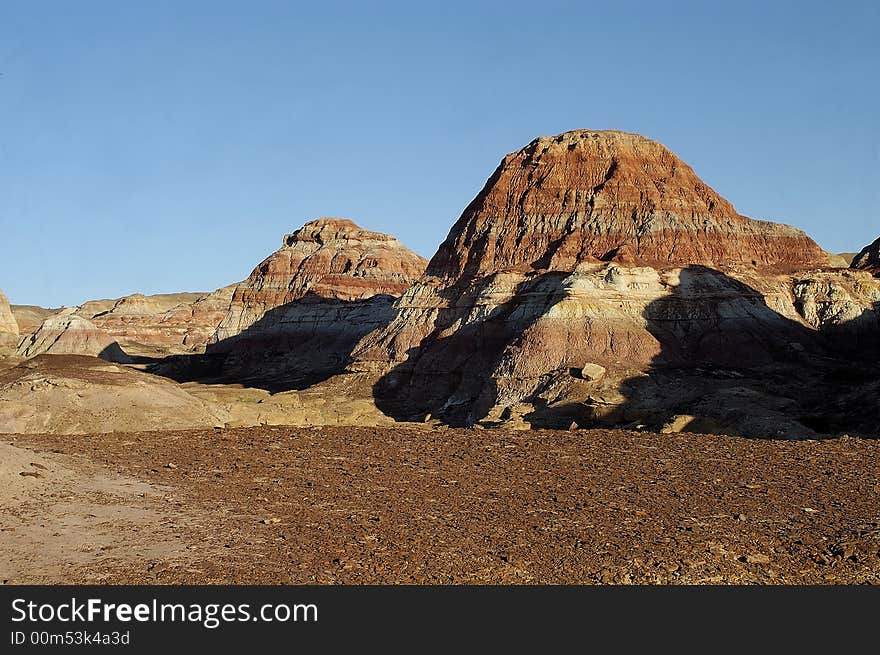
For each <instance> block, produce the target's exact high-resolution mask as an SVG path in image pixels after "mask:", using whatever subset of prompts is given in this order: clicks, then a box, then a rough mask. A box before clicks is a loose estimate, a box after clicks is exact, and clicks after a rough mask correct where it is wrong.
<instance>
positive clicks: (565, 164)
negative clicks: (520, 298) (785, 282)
mask: <svg viewBox="0 0 880 655" xmlns="http://www.w3.org/2000/svg"><path fill="white" fill-rule="evenodd" d="M591 260H592V261H595V260H614V261H617V262H619V263H623V264H629V265H647V266H653V267H658V268H659V267H669V266H682V265H687V264H702V265H706V266H713V267H717V266H722V265H727V264H736V265H747V266H756V267H759V268H763V269H771V270H796V269H804V268H813V267H822V266H827V265H828V255H827V254H826V253H825V252H823V251H822V249H821V248H819V246H818V245H816V243H815V242H814V241H813V240H812V239H810V238H809V237H807V236H806V235H805V234H804V233H803V232H801V231H800V230H797V229H795V228H792V227H789V226H786V225H781V224H777V223H770V222H766V221H756V220H752V219H749V218H746V217H745V216H741V215H740V214H738V213H737V212H736V210H735V209H734V208H733V205H731V204H730V203H729V202H728V201H726V200H725V199H724V198H722V197H721V196H719V195H718V194H717V193H716V192H715V191H714V190H712V189H711V188H710V187H709V186H708V185H707V184H706V183H704V182H703V181H702V180H700V178H699V177H697V175H696V173H694V171H693V170H692V169H691V167H690V166H688V165H687V164H685V163H684V162H683V161H681V160H680V159H679V158H678V157H676V156H675V155H674V154H673V153H672V152H670V151H669V150H667V149H666V148H665V147H664V146H663V145H661V144H659V143H657V142H656V141H651V140H650V139H646V138H645V137H642V136H638V135H635V134H627V133H624V132H613V131H607V132H593V131H587V130H577V131H573V132H566V133H564V134H560V135H558V136H555V137H541V138H538V139H535V140H534V141H532V142H531V143H530V144H529V145H527V146H526V147H525V148H523V149H521V150H518V151H516V152H514V153H512V154H509V155H507V156H506V157H505V158H504V159H503V160H502V162H501V165H500V166H499V167H498V169H497V170H496V171H495V173H494V174H493V175H492V177H491V178H489V181H488V182H487V183H486V186H485V187H484V188H483V190H482V191H481V192H480V194H479V195H478V196H477V197H476V198H475V199H474V200H473V201H472V202H471V204H470V205H469V206H468V207H467V209H465V211H464V213H463V214H462V216H461V218H459V220H458V222H457V223H456V224H455V225H454V226H453V228H452V230H451V231H450V233H449V236H448V237H447V239H446V241H445V242H444V243H443V244H442V245H441V246H440V249H439V250H438V252H437V254H436V255H435V256H434V258H433V259H432V260H431V262H430V264H429V266H428V274H430V275H435V276H438V277H442V278H445V279H450V278H452V279H461V278H473V277H478V276H482V275H486V274H489V273H493V272H496V271H499V270H503V269H518V270H527V269H537V270H554V271H572V270H574V268H575V266H577V264H578V263H579V262H584V261H591Z"/></svg>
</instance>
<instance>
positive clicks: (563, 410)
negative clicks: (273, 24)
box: [349, 131, 880, 438]
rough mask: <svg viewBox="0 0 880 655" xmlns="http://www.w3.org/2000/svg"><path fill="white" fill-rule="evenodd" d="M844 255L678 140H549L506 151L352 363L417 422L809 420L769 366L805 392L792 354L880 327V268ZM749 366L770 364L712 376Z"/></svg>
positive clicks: (796, 427) (813, 354) (585, 135)
mask: <svg viewBox="0 0 880 655" xmlns="http://www.w3.org/2000/svg"><path fill="white" fill-rule="evenodd" d="M829 268H830V267H829V258H828V255H827V254H826V253H824V252H823V251H822V250H821V249H820V248H819V247H818V246H817V245H816V244H815V242H813V241H812V240H811V239H809V237H807V236H806V235H804V234H803V233H802V232H800V231H798V230H796V229H794V228H790V227H787V226H784V225H778V224H774V223H768V222H764V221H754V220H752V219H748V218H746V217H743V216H741V215H739V214H737V213H736V211H735V210H734V209H733V206H732V205H731V204H730V203H728V202H727V201H726V200H724V199H723V198H721V197H720V196H718V194H716V193H715V192H714V191H713V190H712V189H710V188H709V187H708V186H707V185H706V184H705V183H703V182H702V181H701V180H700V179H699V178H698V177H697V176H696V175H695V174H694V172H693V171H692V170H691V169H690V167H688V166H687V165H686V164H684V163H683V162H681V160H679V159H678V158H677V157H675V155H673V154H672V153H670V152H669V151H668V150H666V149H665V148H664V147H663V146H661V145H660V144H657V143H655V142H652V141H650V140H648V139H645V138H643V137H639V136H635V135H629V134H623V133H619V132H585V131H578V132H571V133H566V134H563V135H560V136H557V137H552V138H541V139H537V140H535V141H533V142H532V143H531V144H529V145H528V146H527V147H526V148H524V149H522V150H520V151H518V152H516V153H513V154H511V155H508V156H507V157H505V158H504V160H503V161H502V164H501V166H500V167H499V168H498V170H496V172H495V173H494V174H493V176H492V177H491V178H490V179H489V181H488V183H487V184H486V186H485V188H484V189H483V190H482V191H481V192H480V194H479V195H478V196H477V198H476V199H475V200H474V201H473V202H472V203H471V204H470V205H469V206H468V208H467V209H466V210H465V212H464V214H463V215H462V217H461V218H460V219H459V220H458V222H457V223H456V224H455V225H454V226H453V228H452V231H451V232H450V234H449V236H448V237H447V239H446V241H445V242H444V243H443V244H442V245H441V246H440V249H439V250H438V252H437V254H436V255H435V256H434V257H433V258H432V260H431V262H430V263H429V265H428V268H427V271H426V274H425V275H424V276H423V277H422V278H421V279H420V280H419V281H418V282H417V283H416V284H414V285H413V286H412V287H411V288H410V289H408V290H407V291H406V292H405V293H404V294H403V296H401V298H400V299H399V300H398V301H397V302H396V303H395V305H394V314H393V317H392V318H391V320H390V322H389V324H388V325H387V326H386V327H384V328H381V329H379V330H376V331H374V332H373V333H370V334H368V335H366V336H365V337H364V338H363V339H362V340H361V342H360V343H359V344H358V345H357V347H356V348H355V350H354V356H353V362H352V363H351V364H350V366H349V372H350V373H352V374H355V375H362V376H373V377H374V378H375V379H376V380H377V381H376V383H375V387H374V389H375V394H376V398H377V403H378V404H379V406H380V407H381V408H382V409H383V411H385V412H386V413H388V414H389V415H391V416H394V417H395V418H398V419H401V420H423V419H424V418H425V417H430V418H432V419H440V420H442V421H445V422H449V423H452V424H459V425H468V424H472V423H475V422H483V423H487V424H501V423H505V424H509V423H510V422H511V421H513V422H524V423H525V424H526V425H532V426H541V425H546V426H553V427H567V426H568V425H570V424H572V423H574V424H578V425H590V424H593V423H595V422H597V421H609V422H614V423H638V422H640V421H641V422H646V421H649V422H650V423H651V424H652V425H653V426H654V427H656V428H660V427H662V426H663V425H665V424H666V423H667V422H669V421H670V420H671V418H672V417H673V416H674V415H685V414H690V412H689V411H688V410H690V409H693V410H694V411H698V412H700V413H702V415H701V416H697V417H696V418H698V419H700V420H699V421H696V422H692V423H693V424H694V425H704V426H707V425H716V426H721V428H720V429H724V430H732V431H735V430H737V429H739V430H741V431H742V432H741V433H748V434H750V435H751V436H771V437H775V436H785V437H786V438H797V437H808V436H812V435H813V434H814V432H813V429H812V428H811V427H809V426H808V425H806V424H804V423H802V422H800V421H799V417H800V414H798V413H797V412H800V411H802V410H803V408H802V407H801V405H800V404H798V403H797V402H795V403H794V405H796V406H797V408H798V409H796V410H792V406H790V404H789V405H786V404H785V402H782V403H780V401H779V398H778V397H777V395H778V394H779V392H780V389H779V388H778V385H777V388H776V389H773V388H769V387H768V386H767V385H766V384H764V383H763V382H761V380H763V379H766V377H767V375H769V372H770V371H774V375H778V376H780V377H782V378H783V379H785V376H786V375H787V376H788V378H787V383H791V384H794V385H795V386H798V388H801V389H802V387H803V385H804V384H809V383H808V382H807V380H808V379H809V377H810V376H809V375H806V378H804V376H803V375H802V376H794V375H792V374H791V371H790V370H789V369H792V368H794V369H797V370H798V371H801V372H803V371H806V370H807V369H806V368H805V367H804V366H803V360H805V358H806V359H810V361H811V362H812V361H824V360H822V359H821V358H822V357H825V356H826V355H828V354H829V353H831V352H832V351H834V350H835V348H836V346H837V342H836V341H835V342H834V343H832V340H829V339H830V337H829V338H826V333H827V334H828V335H830V334H832V333H834V331H835V330H852V329H854V328H853V325H854V323H853V322H854V321H861V322H862V323H861V327H860V328H859V329H858V330H855V331H856V332H857V333H859V334H863V333H864V334H870V335H873V334H875V333H874V332H872V330H874V329H875V327H874V325H875V323H874V321H875V320H876V307H875V305H874V303H875V302H876V298H877V294H878V293H880V285H876V284H874V281H873V280H872V279H871V278H870V276H868V275H865V274H857V275H853V276H850V277H849V278H847V277H846V276H847V275H849V273H848V272H846V271H843V272H842V273H834V272H832V271H830V270H828V269H829ZM823 276H824V277H823ZM863 330H867V332H863ZM744 369H747V370H762V371H764V376H763V377H762V375H754V376H752V377H747V376H746V375H745V374H743V373H741V372H738V373H736V374H733V373H731V375H730V376H729V378H724V379H727V380H728V382H726V383H723V384H719V383H718V381H717V380H718V377H717V376H716V375H715V374H714V373H707V371H725V370H730V371H734V372H736V371H741V370H744ZM585 370H586V371H587V372H588V373H589V374H588V375H585V374H584V371H585ZM599 370H603V371H604V373H603V374H602V375H598V374H596V375H594V374H592V373H590V371H599ZM695 370H696V371H701V372H699V373H696V374H694V373H693V371H695ZM657 371H661V372H662V373H660V374H658V373H657ZM687 371H690V373H686V372H687ZM784 371H785V372H784ZM825 373H828V375H832V374H831V373H830V372H829V371H824V372H823V375H824V374H825ZM719 375H721V377H722V378H723V377H724V376H723V375H722V374H721V373H719ZM664 376H665V377H664ZM738 376H739V377H738ZM731 380H732V381H734V382H735V383H736V384H734V383H733V382H730V381H731ZM744 380H745V381H744ZM795 380H797V381H796V382H795ZM728 387H730V388H731V389H730V390H729V391H725V389H727V388H728ZM713 393H714V395H712V394H713ZM792 393H793V395H797V393H798V392H797V390H794V391H792ZM725 394H727V395H725ZM730 394H732V395H730ZM803 395H804V394H801V396H803ZM734 400H735V402H734ZM697 403H702V404H701V405H700V406H699V407H691V406H689V405H695V404H697ZM683 404H684V405H686V406H682V405H683ZM732 407H742V408H743V410H742V413H740V414H737V413H735V412H732V410H731V408H732ZM749 408H751V411H752V412H753V416H752V418H749V419H748V420H746V418H745V413H744V412H746V410H748V409H749ZM789 410H790V411H791V412H793V414H792V413H788V414H786V411H789ZM804 411H805V410H804ZM736 426H739V428H737V427H736Z"/></svg>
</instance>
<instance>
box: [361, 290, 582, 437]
mask: <svg viewBox="0 0 880 655" xmlns="http://www.w3.org/2000/svg"><path fill="white" fill-rule="evenodd" d="M566 277H567V274H566V273H556V272H547V273H543V274H540V275H536V276H534V277H530V278H528V279H526V280H525V281H523V282H521V283H520V284H519V285H517V287H516V289H515V291H514V292H513V294H511V297H510V299H509V300H508V301H507V302H504V303H501V304H499V305H497V306H496V307H494V308H493V309H492V310H491V311H490V312H489V313H488V314H486V315H485V316H478V317H476V318H474V317H470V320H463V319H465V318H467V315H468V314H470V313H472V312H476V313H479V312H480V309H479V308H476V307H473V308H472V307H469V306H468V304H469V303H467V302H465V303H460V300H461V296H462V293H463V292H462V291H461V290H460V289H459V288H456V287H451V288H448V289H446V290H444V291H443V292H441V296H442V297H443V298H444V299H445V300H446V302H447V306H446V308H444V309H442V310H441V311H440V313H439V315H438V317H437V318H436V320H435V322H434V326H433V328H434V329H433V330H432V332H431V333H430V334H429V335H428V336H426V337H425V338H423V339H422V340H421V342H420V343H419V345H418V346H417V347H416V348H412V349H410V351H409V352H408V358H407V360H406V361H405V362H404V363H402V364H399V365H397V366H395V367H394V368H393V369H392V370H391V371H389V372H388V373H387V374H385V375H384V376H383V377H382V378H381V379H380V380H379V381H378V382H377V383H376V384H375V386H374V388H373V394H374V398H375V401H376V405H377V406H378V407H379V409H380V410H381V411H382V412H384V413H385V414H386V415H388V416H391V417H392V418H394V419H395V420H398V421H412V420H415V421H422V420H425V418H426V417H428V416H429V415H430V416H431V417H435V418H439V419H441V420H442V421H443V422H445V423H447V424H449V425H455V426H467V425H472V424H473V423H475V422H476V421H477V420H480V419H482V418H484V417H485V416H486V414H487V413H488V412H489V410H490V409H491V408H492V406H493V405H494V402H495V396H496V392H495V388H494V386H493V385H494V381H493V380H492V379H491V376H490V373H491V371H493V370H494V369H495V368H496V366H497V365H498V363H499V360H500V358H501V357H502V355H503V354H504V352H505V350H506V349H507V348H508V347H510V346H511V345H512V344H514V343H515V341H516V339H518V338H519V337H520V336H521V335H522V333H523V332H524V331H525V330H526V329H527V328H528V327H529V326H530V325H531V324H532V323H533V322H534V321H535V320H537V319H538V318H540V317H541V316H543V315H544V314H545V313H546V312H547V310H549V309H550V307H552V306H553V305H554V304H556V302H558V300H559V299H560V298H561V296H562V293H563V288H562V281H563V280H564V279H565V278H566ZM491 284H492V277H491V276H490V277H487V278H486V279H484V280H483V281H482V282H480V283H479V284H478V285H477V287H476V288H472V289H469V290H467V292H466V293H467V295H468V296H479V295H480V294H481V293H482V292H483V291H484V290H485V289H486V288H487V287H489V286H490V285H491ZM535 298H540V301H539V302H538V303H536V302H535ZM462 306H464V309H462ZM459 321H462V322H461V324H460V326H458V327H456V324H457V323H458V322H459Z"/></svg>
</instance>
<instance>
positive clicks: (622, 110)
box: [0, 0, 880, 306]
mask: <svg viewBox="0 0 880 655" xmlns="http://www.w3.org/2000/svg"><path fill="white" fill-rule="evenodd" d="M716 5H717V6H716ZM721 5H723V6H721ZM878 7H880V3H876V2H836V3H825V2H823V3H813V2H744V1H741V2H737V3H709V2H703V3H684V2H663V3H660V2H614V3H611V2H602V3H589V2H570V3H565V2H553V1H552V0H545V1H542V2H527V3H519V2H515V1H512V0H508V1H506V2H479V1H478V0H472V1H470V2H465V3H459V2H453V1H450V0H445V1H444V2H442V3H440V2H437V3H415V2H402V3H390V2H389V3H379V2H376V3H364V2H360V3H337V2H332V1H323V2H320V3H295V2H271V1H260V0H251V1H249V2H244V1H240V2H223V1H219V0H212V1H210V2H194V1H191V2H187V1H184V0H181V1H177V2H162V1H157V0H153V1H151V2H149V3H147V2H141V3H134V2H116V1H113V2H109V1H108V2H96V1H91V0H77V2H67V1H63V0H57V1H55V2H43V1H40V0H27V1H16V0H5V1H4V2H3V3H2V4H0V73H2V76H0V288H2V289H4V290H5V291H6V292H7V295H8V296H9V297H10V299H11V300H12V301H13V302H15V303H34V304H43V305H50V306H57V305H61V304H67V305H72V304H78V303H81V302H83V301H85V300H87V299H89V298H101V297H117V296H121V295H125V294H128V293H133V292H136V291H139V292H143V293H157V292H171V291H184V290H186V291H194V290H211V289H214V288H216V287H219V286H223V285H225V284H228V283H231V282H234V281H237V280H240V279H242V278H244V277H245V276H246V275H247V274H248V273H249V272H250V270H251V269H252V268H253V267H254V266H255V265H256V264H257V263H258V262H259V261H260V260H261V259H262V258H263V257H265V256H266V255H267V254H269V253H270V252H272V251H273V250H275V249H276V248H277V247H278V246H279V245H280V243H281V238H282V235H283V234H284V233H285V232H289V231H291V230H293V229H295V228H297V227H299V226H300V225H301V224H302V223H304V222H305V221H307V220H309V219H311V218H314V217H317V216H323V215H331V216H346V217H350V218H353V219H355V220H356V221H358V222H359V223H360V224H361V225H363V226H364V227H368V228H371V229H375V230H380V231H384V232H389V233H391V234H394V235H395V236H397V237H398V238H400V239H401V240H402V241H403V242H404V243H405V244H407V245H408V246H410V247H411V248H413V249H414V250H416V251H418V252H420V253H421V254H423V255H425V256H430V255H431V254H433V252H434V250H435V249H436V246H437V245H438V244H439V243H440V242H441V241H442V240H443V238H444V237H445V235H446V233H447V231H448V230H449V227H450V226H451V225H452V223H453V222H454V221H455V219H456V218H457V217H458V216H459V214H460V213H461V211H462V209H463V208H464V207H465V206H466V205H467V203H468V202H469V201H470V199H471V198H472V197H473V196H474V195H475V194H476V192H477V191H478V190H479V189H480V188H481V187H482V185H483V183H484V181H485V179H486V178H487V177H488V176H489V175H490V174H491V172H492V171H493V170H494V168H495V166H496V165H497V164H498V162H499V161H500V159H501V157H502V156H503V155H504V154H505V153H507V152H510V151H512V150H515V149H517V148H519V147H521V146H522V145H524V144H526V143H528V142H529V141H530V140H531V139H532V138H534V137H536V136H538V135H542V134H556V133H559V132H563V131H565V130H569V129H576V128H590V129H609V128H613V129H621V130H625V131H630V132H638V133H640V134H644V135H646V136H649V137H651V138H654V139H657V140H659V141H661V142H663V143H665V144H666V145H667V146H668V147H669V148H671V149H672V150H673V151H674V152H676V153H677V154H678V155H679V156H681V157H682V158H683V159H684V160H685V161H687V162H688V163H689V164H691V165H692V166H693V167H694V169H695V170H696V171H697V173H698V174H699V175H700V176H701V177H702V178H703V179H704V180H705V181H706V182H707V183H709V184H710V185H711V186H713V187H714V188H715V189H716V190H717V191H718V192H719V193H721V194H722V195H723V196H725V197H726V198H728V199H729V200H730V201H731V202H733V204H734V205H735V206H736V207H737V209H738V210H739V211H740V212H741V213H744V214H746V215H749V216H752V217H755V218H766V219H771V220H777V221H782V222H785V223H790V224H793V225H796V226H798V227H800V228H802V229H804V230H806V231H807V232H808V233H809V234H811V235H812V236H813V237H814V238H815V239H816V240H817V241H819V243H820V244H821V245H822V246H823V247H825V248H827V249H829V250H832V251H851V250H856V249H858V248H859V247H861V246H863V245H865V244H866V243H868V242H869V241H872V240H873V239H874V238H876V237H877V236H878V234H880V211H878V207H880V124H878V120H880V119H878V116H880V112H878V105H880V89H878V86H880V85H878V71H880V45H878V43H880V39H878V36H877V34H878V32H880V29H878V28H880V8H878Z"/></svg>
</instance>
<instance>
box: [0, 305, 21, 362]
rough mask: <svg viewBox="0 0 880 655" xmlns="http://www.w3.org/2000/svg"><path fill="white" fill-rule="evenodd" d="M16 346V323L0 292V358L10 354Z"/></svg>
mask: <svg viewBox="0 0 880 655" xmlns="http://www.w3.org/2000/svg"><path fill="white" fill-rule="evenodd" d="M17 344H18V323H16V321H15V316H13V314H12V309H11V308H10V307H9V300H8V299H7V298H6V295H5V294H4V293H3V291H0V357H2V356H4V355H8V354H10V353H11V352H12V351H14V350H15V347H16V345H17Z"/></svg>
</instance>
